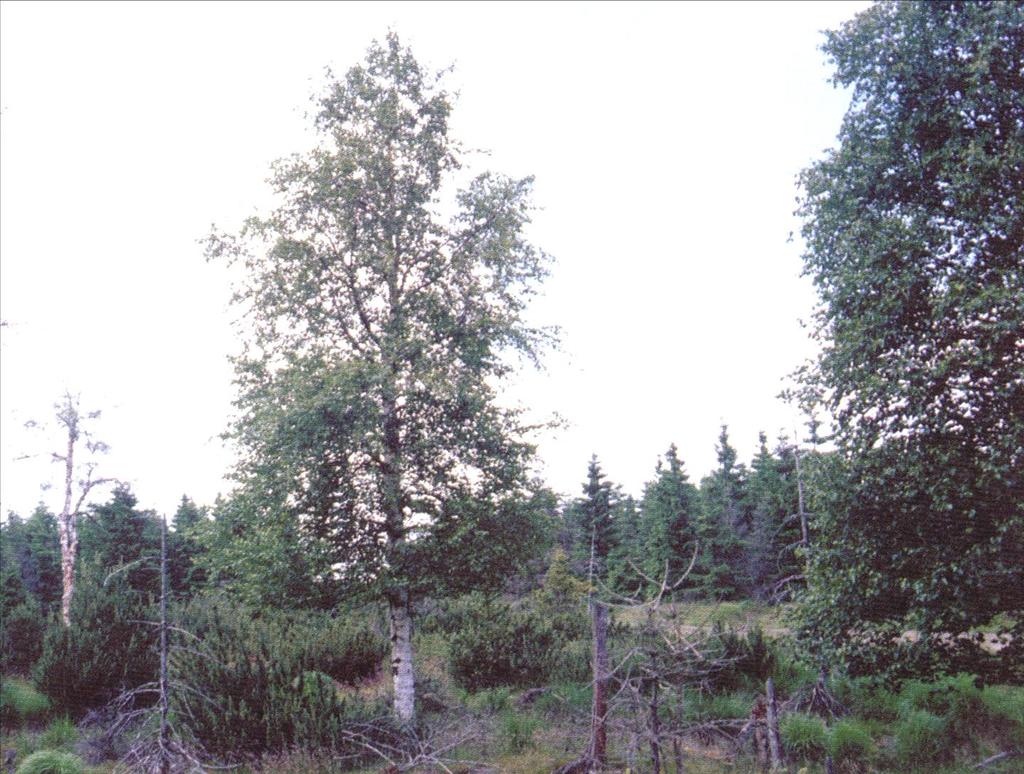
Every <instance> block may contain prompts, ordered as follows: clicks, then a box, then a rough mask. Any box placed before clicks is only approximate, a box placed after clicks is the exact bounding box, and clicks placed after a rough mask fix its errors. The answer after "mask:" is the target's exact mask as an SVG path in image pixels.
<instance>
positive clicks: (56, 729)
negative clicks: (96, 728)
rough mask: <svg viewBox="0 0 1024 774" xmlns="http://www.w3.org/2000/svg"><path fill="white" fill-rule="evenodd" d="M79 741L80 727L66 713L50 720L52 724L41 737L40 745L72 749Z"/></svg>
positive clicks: (47, 747) (55, 748) (46, 747)
mask: <svg viewBox="0 0 1024 774" xmlns="http://www.w3.org/2000/svg"><path fill="white" fill-rule="evenodd" d="M77 741H78V728H76V727H75V724H74V723H72V722H71V718H69V717H68V716H67V715H64V716H62V717H59V718H55V719H54V720H52V721H50V725H48V726H47V727H46V730H45V731H43V733H42V735H40V737H39V746H40V747H43V748H45V749H47V750H60V749H63V750H67V751H70V750H71V749H72V748H73V747H74V746H75V742H77Z"/></svg>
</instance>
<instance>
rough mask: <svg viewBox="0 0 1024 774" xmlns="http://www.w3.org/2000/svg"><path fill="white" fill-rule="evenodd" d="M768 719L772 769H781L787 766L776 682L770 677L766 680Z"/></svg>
mask: <svg viewBox="0 0 1024 774" xmlns="http://www.w3.org/2000/svg"><path fill="white" fill-rule="evenodd" d="M765 696H766V698H767V700H768V702H767V713H766V715H767V720H768V751H769V753H770V754H771V765H772V768H771V770H772V771H781V770H782V769H783V767H784V766H785V762H784V759H783V753H782V738H781V737H780V735H779V705H778V704H777V703H776V701H775V684H774V683H773V682H772V679H771V678H770V677H769V678H768V680H767V681H766V682H765Z"/></svg>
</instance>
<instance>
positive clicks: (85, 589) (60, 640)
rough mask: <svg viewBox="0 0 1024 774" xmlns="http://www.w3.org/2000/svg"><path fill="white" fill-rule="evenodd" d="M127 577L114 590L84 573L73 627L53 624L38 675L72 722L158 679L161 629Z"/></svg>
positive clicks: (37, 667) (73, 612) (74, 604)
mask: <svg viewBox="0 0 1024 774" xmlns="http://www.w3.org/2000/svg"><path fill="white" fill-rule="evenodd" d="M149 617H150V616H148V615H147V608H146V607H145V606H144V605H143V603H142V602H141V601H140V599H139V597H138V595H137V594H136V593H134V592H133V591H132V590H131V589H128V588H127V587H126V586H125V584H124V580H123V578H120V577H118V578H116V579H115V582H114V583H112V584H110V586H109V587H108V588H104V587H103V586H102V585H100V584H99V583H98V582H96V580H95V574H94V573H93V572H83V573H82V574H81V576H80V578H79V583H78V586H77V588H76V590H75V597H74V601H73V602H72V607H71V625H70V626H63V625H62V624H60V623H59V622H54V623H52V624H51V625H50V627H49V629H48V630H47V632H46V636H45V638H44V640H43V652H42V655H41V656H40V658H39V660H38V661H37V662H36V665H35V668H34V670H33V673H34V676H35V680H36V684H37V685H38V686H39V688H40V689H41V690H42V691H43V692H44V693H46V694H47V695H48V696H49V697H50V698H51V699H53V701H54V703H55V704H56V705H57V706H58V707H59V708H60V709H61V710H63V711H64V712H67V713H68V714H70V715H71V716H72V717H80V716H81V715H83V714H84V713H85V712H86V711H87V710H89V709H93V708H96V707H99V706H102V705H104V704H106V703H107V702H108V701H110V700H111V699H113V698H114V697H115V696H117V695H118V694H119V693H121V692H122V691H124V690H127V689H131V688H136V687H138V686H140V685H142V684H143V683H147V682H150V681H152V680H153V679H155V677H156V672H157V656H156V650H155V643H156V627H154V626H146V625H144V624H142V623H140V621H142V620H146V619H148V618H149Z"/></svg>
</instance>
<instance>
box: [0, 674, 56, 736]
mask: <svg viewBox="0 0 1024 774" xmlns="http://www.w3.org/2000/svg"><path fill="white" fill-rule="evenodd" d="M49 710H50V700H49V699H48V698H46V696H44V695H43V694H42V693H40V692H39V691H37V690H36V689H35V688H33V687H32V684H31V683H29V682H27V681H25V680H20V679H18V678H16V677H5V678H3V679H2V680H0V725H3V726H4V727H5V728H11V727H13V726H15V725H18V724H20V723H26V722H30V721H33V720H38V719H39V718H41V717H43V716H45V715H46V713H47V712H48V711H49Z"/></svg>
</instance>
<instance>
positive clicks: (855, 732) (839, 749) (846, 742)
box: [828, 718, 875, 763]
mask: <svg viewBox="0 0 1024 774" xmlns="http://www.w3.org/2000/svg"><path fill="white" fill-rule="evenodd" d="M828 754H829V755H831V756H832V758H833V759H834V760H835V761H836V762H837V763H842V762H845V761H856V762H867V761H869V760H870V759H871V758H872V756H874V754H875V742H874V740H873V739H872V738H871V732H870V731H869V730H868V727H867V725H866V724H865V723H863V722H861V721H860V720H857V719H856V718H844V719H843V720H840V721H839V722H838V723H836V724H835V725H834V726H832V728H830V729H829V732H828Z"/></svg>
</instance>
